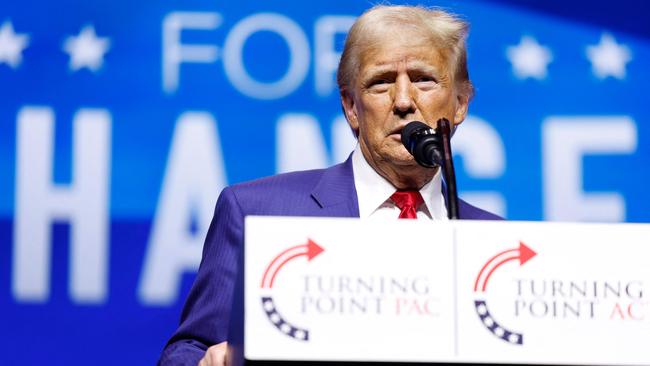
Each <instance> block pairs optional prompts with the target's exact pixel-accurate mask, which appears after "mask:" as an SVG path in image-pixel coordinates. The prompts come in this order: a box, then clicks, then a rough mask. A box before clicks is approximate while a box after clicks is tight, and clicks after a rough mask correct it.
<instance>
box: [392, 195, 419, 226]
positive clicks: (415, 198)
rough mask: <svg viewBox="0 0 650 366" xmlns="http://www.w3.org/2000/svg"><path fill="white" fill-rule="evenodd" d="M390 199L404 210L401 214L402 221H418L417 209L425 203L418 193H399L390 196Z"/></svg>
mask: <svg viewBox="0 0 650 366" xmlns="http://www.w3.org/2000/svg"><path fill="white" fill-rule="evenodd" d="M390 199H391V200H393V202H395V205H396V206H397V207H399V209H400V210H402V211H401V212H400V213H399V218H400V219H417V218H418V215H417V209H418V207H420V205H421V204H422V203H424V200H423V199H422V195H421V194H420V192H418V191H397V192H395V193H393V195H392V196H390Z"/></svg>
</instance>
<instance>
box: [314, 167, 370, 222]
mask: <svg viewBox="0 0 650 366" xmlns="http://www.w3.org/2000/svg"><path fill="white" fill-rule="evenodd" d="M311 196H312V197H313V198H314V200H315V201H316V203H318V205H319V206H320V207H321V209H322V214H323V216H338V217H359V202H358V200H357V190H356V188H355V186H354V174H353V173H352V155H350V156H349V157H348V159H347V160H346V161H345V162H343V163H342V164H338V165H334V166H333V167H331V168H328V169H325V171H324V172H323V175H322V176H321V179H320V181H319V182H318V183H317V184H316V186H315V187H314V189H313V190H312V192H311Z"/></svg>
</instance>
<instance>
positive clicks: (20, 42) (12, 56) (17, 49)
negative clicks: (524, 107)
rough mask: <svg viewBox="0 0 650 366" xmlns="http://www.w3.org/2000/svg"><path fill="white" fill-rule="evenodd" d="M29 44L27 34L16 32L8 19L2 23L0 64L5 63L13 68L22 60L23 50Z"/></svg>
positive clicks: (0, 30) (0, 29)
mask: <svg viewBox="0 0 650 366" xmlns="http://www.w3.org/2000/svg"><path fill="white" fill-rule="evenodd" d="M28 44H29V36H28V35H27V34H17V33H16V32H14V26H13V24H11V22H10V21H5V22H4V23H2V28H0V64H2V63H6V64H8V65H9V66H11V68H13V69H15V68H17V67H18V66H20V64H21V62H22V61H23V50H24V49H25V48H26V47H27V45H28Z"/></svg>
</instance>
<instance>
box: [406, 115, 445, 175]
mask: <svg viewBox="0 0 650 366" xmlns="http://www.w3.org/2000/svg"><path fill="white" fill-rule="evenodd" d="M400 137H401V140H402V144H403V145H404V147H405V148H406V151H408V152H409V153H410V154H411V155H413V158H415V161H416V162H417V163H418V164H420V165H422V166H423V167H426V168H433V167H435V166H436V165H440V163H441V162H442V153H441V151H442V150H440V135H438V134H436V131H435V130H434V129H433V128H431V127H429V125H427V124H426V123H423V122H420V121H413V122H409V124H407V125H406V126H404V128H403V129H402V133H401V136H400Z"/></svg>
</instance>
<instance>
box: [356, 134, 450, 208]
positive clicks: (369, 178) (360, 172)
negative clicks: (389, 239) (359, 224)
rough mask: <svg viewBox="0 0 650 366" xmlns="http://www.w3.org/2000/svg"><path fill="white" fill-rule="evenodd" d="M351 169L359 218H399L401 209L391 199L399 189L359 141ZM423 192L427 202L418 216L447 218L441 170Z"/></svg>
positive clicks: (423, 197) (423, 188)
mask: <svg viewBox="0 0 650 366" xmlns="http://www.w3.org/2000/svg"><path fill="white" fill-rule="evenodd" d="M352 171H353V174H354V185H355V187H356V189H357V199H358V201H359V217H361V218H362V219H364V218H372V219H373V220H374V219H379V220H388V219H397V218H398V217H399V213H400V209H399V208H398V207H397V206H396V205H395V204H394V203H393V201H392V200H391V199H390V196H391V195H392V194H393V193H395V191H396V190H397V189H396V188H395V187H393V185H392V184H391V183H390V182H389V181H387V180H386V179H385V178H384V177H382V176H381V175H379V173H377V172H376V171H375V170H374V169H373V168H372V167H371V166H370V164H368V162H367V161H366V159H365V157H364V156H363V153H362V152H361V148H360V147H359V144H357V147H356V148H355V149H354V152H353V153H352ZM420 194H421V195H422V199H424V205H421V206H420V207H419V208H418V211H417V215H418V219H429V220H447V208H446V207H445V199H444V197H443V196H442V178H441V176H440V169H438V172H437V173H436V175H434V176H433V179H431V181H430V182H429V183H427V184H425V185H424V186H423V187H422V189H420Z"/></svg>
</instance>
